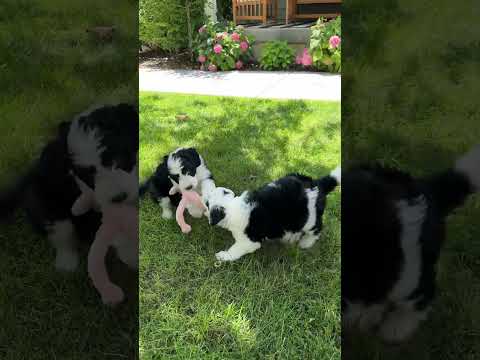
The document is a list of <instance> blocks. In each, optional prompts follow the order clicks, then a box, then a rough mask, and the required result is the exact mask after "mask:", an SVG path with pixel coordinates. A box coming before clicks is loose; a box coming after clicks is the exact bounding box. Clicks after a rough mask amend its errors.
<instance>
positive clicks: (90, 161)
mask: <svg viewBox="0 0 480 360" xmlns="http://www.w3.org/2000/svg"><path fill="white" fill-rule="evenodd" d="M101 140H102V138H101V136H100V135H99V134H98V132H97V131H96V130H95V129H92V130H85V129H84V128H83V127H82V126H80V123H79V117H77V118H76V119H75V120H73V121H72V124H71V126H70V130H69V132H68V136H67V144H68V150H69V152H70V153H71V155H72V160H73V162H74V163H75V164H76V165H78V166H95V167H98V166H100V165H101V155H102V153H103V151H105V148H104V147H102V146H101V145H100V144H101Z"/></svg>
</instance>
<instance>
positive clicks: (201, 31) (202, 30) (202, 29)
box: [198, 25, 207, 34]
mask: <svg viewBox="0 0 480 360" xmlns="http://www.w3.org/2000/svg"><path fill="white" fill-rule="evenodd" d="M206 30H207V27H206V26H205V25H203V26H202V27H200V29H198V32H199V33H200V34H201V33H204V32H205V31H206Z"/></svg>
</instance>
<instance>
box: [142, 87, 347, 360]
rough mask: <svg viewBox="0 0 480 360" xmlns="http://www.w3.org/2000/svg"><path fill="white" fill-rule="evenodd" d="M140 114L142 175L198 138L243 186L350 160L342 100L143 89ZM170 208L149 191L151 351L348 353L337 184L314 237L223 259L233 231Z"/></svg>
mask: <svg viewBox="0 0 480 360" xmlns="http://www.w3.org/2000/svg"><path fill="white" fill-rule="evenodd" d="M181 113H185V114H187V115H188V116H189V118H190V119H189V120H188V121H185V122H181V123H180V122H178V121H177V120H176V119H175V116H176V115H177V114H181ZM140 119H141V124H140V144H141V150H140V164H141V169H140V177H141V178H142V179H145V178H146V177H147V176H149V175H150V174H151V173H152V172H153V171H154V169H155V167H156V166H157V164H158V162H159V160H160V159H161V157H162V156H163V155H165V154H166V153H168V152H169V151H172V150H174V149H175V148H176V147H178V146H195V147H196V148H197V149H198V150H199V152H200V153H201V154H202V156H203V157H204V158H205V160H206V162H207V164H208V166H209V168H210V170H211V171H212V172H213V174H214V176H215V178H216V182H217V185H218V186H226V187H229V188H231V189H232V190H234V191H235V192H236V193H240V192H242V191H243V190H246V189H254V188H256V187H258V186H260V185H262V184H264V183H266V182H269V181H271V180H272V179H276V178H278V177H280V176H283V175H285V174H286V173H288V172H291V171H299V172H303V173H305V174H308V175H311V176H314V177H320V176H322V175H324V174H326V173H327V172H328V171H330V170H331V169H333V168H334V167H335V166H336V165H338V163H339V161H340V104H339V103H333V102H311V101H271V100H252V99H239V98H222V97H208V96H189V95H176V94H158V93H157V94H156V93H141V94H140ZM160 213H161V210H160V207H159V205H157V204H154V203H153V202H152V201H151V200H150V199H149V198H146V199H145V200H143V201H142V202H141V211H140V216H141V222H140V241H141V246H140V339H139V341H140V356H141V358H142V359H256V358H262V359H340V313H339V307H340V277H339V276H340V273H339V270H340V255H339V254H340V192H339V191H335V192H333V193H332V194H331V195H330V196H329V201H328V205H327V209H326V213H325V217H324V220H325V228H324V230H323V233H322V236H321V240H319V242H318V243H317V244H316V245H315V246H314V247H313V248H312V249H310V250H307V251H304V250H300V249H298V248H292V247H284V246H275V245H271V246H265V247H263V248H262V249H260V250H259V251H257V252H255V253H254V254H250V255H247V256H245V257H244V258H242V259H240V260H239V261H237V262H234V263H226V264H222V265H221V266H216V265H215V263H216V261H215V256H214V255H215V253H216V252H217V251H220V250H223V249H226V248H227V247H228V246H230V245H231V244H232V243H233V239H232V237H231V235H230V233H229V232H227V231H225V230H223V229H220V228H218V227H210V226H209V225H208V223H207V222H206V219H199V220H197V219H191V218H190V217H188V219H187V222H189V223H191V224H192V228H193V230H192V233H191V234H189V235H183V234H182V233H181V232H180V230H179V228H178V226H177V224H176V223H175V221H172V220H164V219H162V218H161V217H160Z"/></svg>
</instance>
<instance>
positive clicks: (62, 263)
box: [47, 220, 79, 271]
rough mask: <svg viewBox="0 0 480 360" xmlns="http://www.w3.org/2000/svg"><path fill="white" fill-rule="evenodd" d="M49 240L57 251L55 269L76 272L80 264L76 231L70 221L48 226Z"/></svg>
mask: <svg viewBox="0 0 480 360" xmlns="http://www.w3.org/2000/svg"><path fill="white" fill-rule="evenodd" d="M47 231H48V238H49V240H50V241H51V242H52V245H53V246H54V247H55V250H56V257H55V268H56V269H57V270H60V271H74V270H75V269H76V268H77V266H78V263H79V257H78V250H77V247H76V238H75V230H74V227H73V224H72V222H71V221H70V220H65V221H57V222H55V223H53V224H51V225H49V226H47Z"/></svg>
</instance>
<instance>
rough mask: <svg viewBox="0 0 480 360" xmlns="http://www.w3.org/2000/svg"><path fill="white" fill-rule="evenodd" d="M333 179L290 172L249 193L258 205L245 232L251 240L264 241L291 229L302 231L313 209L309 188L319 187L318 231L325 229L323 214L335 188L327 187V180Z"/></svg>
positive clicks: (248, 201) (249, 199) (250, 202)
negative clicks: (323, 226) (310, 203)
mask: <svg viewBox="0 0 480 360" xmlns="http://www.w3.org/2000/svg"><path fill="white" fill-rule="evenodd" d="M327 178H328V179H332V180H333V181H334V182H335V184H336V180H335V179H334V178H332V177H330V176H327V177H325V178H323V179H320V180H313V179H312V178H310V177H308V176H305V175H301V174H289V175H287V176H285V177H283V178H280V179H278V180H277V181H275V182H274V183H273V184H274V186H271V185H266V186H263V187H261V188H260V189H258V190H255V191H252V192H249V193H248V195H247V200H246V202H247V203H248V204H250V205H252V206H254V208H253V210H252V212H251V213H250V219H249V223H248V226H247V228H246V230H245V233H246V234H247V236H248V237H249V238H250V240H252V241H255V242H262V241H263V240H264V239H276V238H281V237H283V236H284V235H285V233H287V232H291V233H298V232H301V231H302V228H303V227H304V225H305V223H306V222H307V219H308V215H309V210H308V199H307V195H306V192H305V189H312V188H315V187H317V188H318V190H319V195H318V197H317V201H316V223H315V226H314V232H315V234H318V233H319V232H320V231H321V229H322V217H323V213H324V210H325V205H326V196H327V194H328V193H329V192H331V191H332V190H333V188H332V187H331V186H328V187H326V188H323V185H324V183H326V182H327V181H328V182H329V181H330V180H326V179H327Z"/></svg>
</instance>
